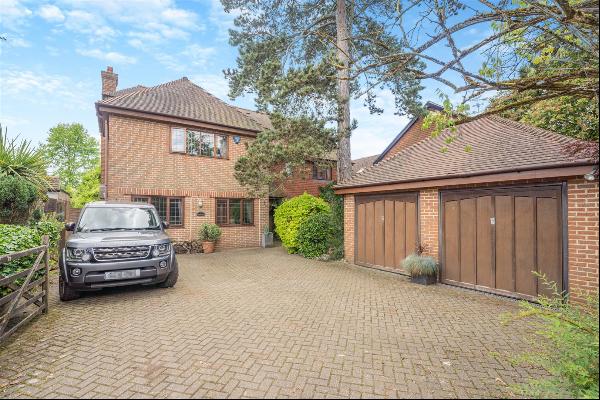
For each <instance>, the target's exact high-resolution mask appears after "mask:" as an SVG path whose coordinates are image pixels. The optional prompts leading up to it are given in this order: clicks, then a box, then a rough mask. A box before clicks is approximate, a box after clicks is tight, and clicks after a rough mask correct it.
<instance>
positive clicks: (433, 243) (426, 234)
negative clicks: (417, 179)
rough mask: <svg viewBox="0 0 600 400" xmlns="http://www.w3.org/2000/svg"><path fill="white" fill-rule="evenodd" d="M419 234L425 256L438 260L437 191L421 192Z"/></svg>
mask: <svg viewBox="0 0 600 400" xmlns="http://www.w3.org/2000/svg"><path fill="white" fill-rule="evenodd" d="M419 232H420V236H421V245H422V246H423V247H424V250H425V254H428V255H430V256H432V257H435V258H436V259H437V258H438V250H439V238H438V236H439V194H438V190H437V189H424V190H421V191H420V192H419Z"/></svg>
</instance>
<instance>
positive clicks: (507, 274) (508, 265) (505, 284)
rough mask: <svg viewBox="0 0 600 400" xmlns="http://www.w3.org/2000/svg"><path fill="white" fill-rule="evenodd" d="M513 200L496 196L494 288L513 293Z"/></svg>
mask: <svg viewBox="0 0 600 400" xmlns="http://www.w3.org/2000/svg"><path fill="white" fill-rule="evenodd" d="M512 200H513V198H512V197H511V196H496V288H497V289H502V290H508V291H510V292H514V290H515V277H514V267H513V246H514V237H513V226H514V221H513V216H514V214H513V208H512V207H513V204H512Z"/></svg>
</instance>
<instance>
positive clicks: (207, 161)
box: [102, 115, 268, 248]
mask: <svg viewBox="0 0 600 400" xmlns="http://www.w3.org/2000/svg"><path fill="white" fill-rule="evenodd" d="M108 125H109V130H108V134H109V136H108V141H106V140H105V141H104V142H106V143H105V146H104V147H105V149H104V151H103V152H102V155H103V156H105V157H106V154H107V153H108V160H107V161H108V163H107V164H108V168H107V171H105V183H106V185H107V198H108V199H109V200H114V199H121V200H130V199H131V196H132V195H161V196H179V197H184V226H183V227H177V228H171V229H169V230H168V233H169V235H170V236H171V237H173V238H174V239H175V240H191V239H195V238H196V236H197V232H198V227H199V226H200V224H201V223H203V222H215V198H218V197H232V198H241V197H249V196H248V194H247V193H246V191H245V190H244V188H243V187H242V186H241V185H240V184H239V183H238V182H237V181H236V180H235V178H234V176H233V171H234V169H233V168H234V165H235V162H236V160H237V159H238V158H239V157H240V156H241V155H242V154H244V153H245V151H246V150H245V149H246V146H245V144H246V143H249V142H250V141H251V140H253V139H252V138H251V137H242V140H241V142H240V143H239V144H234V143H233V140H232V139H231V137H230V138H229V159H227V160H222V159H214V158H208V157H197V156H190V155H186V154H177V153H171V152H170V129H171V125H169V124H167V123H161V122H155V121H148V120H140V119H134V118H129V117H121V116H116V115H111V116H110V118H109V124H108ZM199 200H202V202H203V207H202V209H201V210H199V208H198V201H199ZM198 211H203V212H204V213H205V215H204V216H198V215H197V212H198ZM254 223H255V225H254V226H244V227H223V235H222V237H221V239H220V241H219V242H218V243H217V248H219V247H221V248H229V247H254V246H258V245H259V244H260V235H261V234H262V227H263V226H264V225H266V224H268V205H267V202H266V200H262V201H258V199H256V200H255V202H254Z"/></svg>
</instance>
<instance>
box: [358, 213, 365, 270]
mask: <svg viewBox="0 0 600 400" xmlns="http://www.w3.org/2000/svg"><path fill="white" fill-rule="evenodd" d="M365 209H366V206H365V204H364V203H360V204H358V207H357V210H356V260H357V261H358V262H363V263H364V262H365V261H366V256H365Z"/></svg>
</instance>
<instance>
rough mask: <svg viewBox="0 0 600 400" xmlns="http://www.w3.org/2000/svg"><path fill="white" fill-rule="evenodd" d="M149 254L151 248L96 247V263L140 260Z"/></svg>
mask: <svg viewBox="0 0 600 400" xmlns="http://www.w3.org/2000/svg"><path fill="white" fill-rule="evenodd" d="M149 254H150V246H120V247H94V258H95V259H96V261H114V260H140V259H142V258H146V257H148V255H149Z"/></svg>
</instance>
